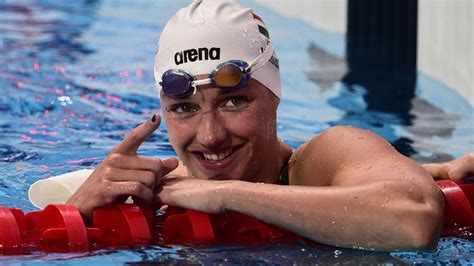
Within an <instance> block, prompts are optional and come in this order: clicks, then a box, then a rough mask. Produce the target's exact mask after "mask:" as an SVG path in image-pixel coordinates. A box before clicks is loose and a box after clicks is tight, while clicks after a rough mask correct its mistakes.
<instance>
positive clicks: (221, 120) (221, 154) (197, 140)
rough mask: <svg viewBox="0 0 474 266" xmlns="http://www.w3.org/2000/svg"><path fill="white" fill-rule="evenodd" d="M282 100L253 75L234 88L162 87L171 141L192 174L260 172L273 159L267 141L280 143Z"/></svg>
mask: <svg viewBox="0 0 474 266" xmlns="http://www.w3.org/2000/svg"><path fill="white" fill-rule="evenodd" d="M198 78H202V77H198ZM278 102H279V99H278V98H277V97H276V96H274V95H273V94H272V93H271V92H270V91H269V90H268V89H267V88H265V87H264V86H263V85H262V84H260V83H259V82H258V81H256V80H253V79H251V80H250V81H249V82H248V83H247V84H246V85H245V86H244V87H241V88H238V89H235V90H233V91H231V92H224V91H223V90H220V89H216V88H212V87H211V86H210V85H203V86H199V87H198V89H197V91H196V93H195V94H194V95H192V96H191V97H189V98H186V99H178V100H177V99H172V98H169V97H166V96H165V95H164V94H163V93H161V103H162V110H163V114H164V115H163V116H164V118H165V121H166V124H167V127H168V134H169V138H170V141H171V144H172V145H173V148H174V150H175V151H176V153H177V154H178V156H179V158H180V160H182V161H183V163H184V164H185V165H186V167H187V169H188V170H189V171H190V172H191V174H192V175H193V176H194V177H196V178H201V179H219V180H229V179H234V180H235V179H240V180H247V181H251V180H258V179H259V178H262V177H260V176H259V175H263V173H264V172H265V171H264V169H265V168H268V167H272V165H273V163H274V162H273V160H271V158H273V157H274V156H273V155H272V154H269V153H270V152H269V150H273V149H269V147H274V146H272V145H277V144H276V143H277V136H276V109H277V107H278Z"/></svg>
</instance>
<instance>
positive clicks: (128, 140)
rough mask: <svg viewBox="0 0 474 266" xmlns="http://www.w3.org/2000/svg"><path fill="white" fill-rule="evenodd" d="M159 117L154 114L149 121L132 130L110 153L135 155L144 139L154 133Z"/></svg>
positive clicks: (158, 123)
mask: <svg viewBox="0 0 474 266" xmlns="http://www.w3.org/2000/svg"><path fill="white" fill-rule="evenodd" d="M160 122H161V117H160V116H159V115H157V114H154V115H153V116H152V117H151V118H150V119H148V120H147V121H145V122H144V123H143V124H141V125H139V126H138V127H136V128H134V129H133V130H132V131H130V133H128V134H127V136H125V138H124V139H123V140H122V141H121V142H120V143H119V144H117V146H115V147H114V148H113V149H112V152H119V153H123V154H136V153H137V150H138V148H139V147H140V145H142V143H143V142H144V141H145V139H146V138H147V137H148V136H150V135H151V133H153V131H155V130H156V129H157V128H158V126H159V125H160Z"/></svg>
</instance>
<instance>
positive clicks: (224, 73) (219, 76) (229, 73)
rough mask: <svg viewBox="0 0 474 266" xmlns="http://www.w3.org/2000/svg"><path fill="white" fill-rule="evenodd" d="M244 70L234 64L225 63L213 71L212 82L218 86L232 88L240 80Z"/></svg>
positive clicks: (238, 83)
mask: <svg viewBox="0 0 474 266" xmlns="http://www.w3.org/2000/svg"><path fill="white" fill-rule="evenodd" d="M243 71H244V70H243V69H242V68H241V67H239V66H237V65H234V64H225V65H223V66H221V67H220V68H219V69H218V70H217V71H216V72H215V73H214V77H213V78H214V83H215V84H216V85H217V86H218V87H220V88H233V87H236V86H238V85H240V83H241V82H242V79H243V77H244V72H243Z"/></svg>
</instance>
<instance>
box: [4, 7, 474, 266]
mask: <svg viewBox="0 0 474 266" xmlns="http://www.w3.org/2000/svg"><path fill="white" fill-rule="evenodd" d="M187 2H188V1H152V0H149V1H146V0H141V1H133V2H132V1H112V0H103V1H99V0H97V1H93V0H89V1H87V0H84V1H41V0H37V1H34V0H30V1H28V0H25V1H4V0H3V1H2V0H0V169H1V170H0V174H1V176H2V177H1V178H0V205H3V206H9V207H17V208H21V209H23V210H25V211H32V210H34V207H33V206H32V205H31V204H30V203H29V202H28V199H27V190H28V187H29V185H30V184H32V183H33V182H34V181H36V180H38V179H41V178H46V177H48V176H53V175H58V174H62V173H65V172H70V171H74V170H78V169H83V168H92V167H94V166H95V165H97V164H98V163H99V162H100V160H101V159H102V158H103V157H104V156H105V155H106V153H107V151H108V150H109V149H110V148H111V147H113V146H114V145H115V144H116V143H117V142H118V141H119V140H121V138H122V137H123V136H124V135H125V134H126V132H128V131H129V130H130V129H132V128H134V127H135V126H136V125H138V124H140V123H141V122H142V121H144V120H145V119H148V118H149V117H150V116H151V114H153V113H154V112H159V108H160V103H159V101H158V100H157V92H156V89H155V87H154V81H153V72H152V63H153V54H154V51H155V48H156V41H157V39H158V36H159V32H160V31H161V29H162V28H163V26H164V24H165V22H166V20H167V19H168V18H169V17H170V16H171V15H172V14H173V13H174V12H175V11H176V10H177V9H178V8H180V7H182V6H184V5H185V4H186V3H187ZM245 3H246V4H248V5H249V6H251V7H253V8H254V9H255V10H256V11H257V12H258V13H259V14H260V15H262V16H263V17H264V18H266V22H267V24H268V25H269V28H270V29H271V34H272V38H273V40H274V43H275V44H274V45H275V47H276V50H277V51H278V54H279V57H280V60H281V65H282V77H283V94H284V96H283V100H282V103H281V105H280V109H279V113H278V114H279V120H278V127H279V136H280V137H281V138H282V139H283V140H284V141H285V142H287V143H289V144H290V145H291V146H293V147H297V146H298V145H300V144H301V143H302V142H304V141H305V140H307V139H309V138H310V137H311V136H313V135H314V134H317V133H319V132H321V131H322V130H324V129H326V128H328V127H330V126H332V125H337V124H350V125H354V126H358V127H362V128H366V129H370V130H373V131H375V132H377V133H379V134H380V135H382V136H383V137H384V138H386V139H387V140H389V141H390V142H391V143H392V144H393V145H394V146H395V147H397V149H399V150H400V151H401V152H402V153H404V154H405V155H407V156H410V157H411V158H413V159H415V160H417V161H419V162H428V161H439V160H447V159H450V158H453V157H458V156H460V155H462V154H464V153H466V152H468V151H471V150H474V143H473V139H472V136H473V135H474V134H473V133H474V132H473V125H472V121H473V107H472V105H470V104H469V103H468V102H467V101H466V100H465V99H463V98H461V97H460V96H459V95H458V94H456V93H455V92H454V91H453V90H452V89H450V88H448V87H446V86H445V85H444V84H442V83H441V82H439V81H436V80H434V79H432V78H431V77H429V76H426V75H424V74H423V73H419V74H418V81H417V83H416V88H415V93H414V96H413V97H412V98H410V99H408V100H409V101H410V103H411V108H410V109H409V110H391V111H386V110H381V109H376V108H375V109H374V108H370V106H368V104H367V100H366V99H368V97H369V96H370V94H371V93H373V92H371V91H370V90H369V89H367V88H364V87H362V86H357V85H345V84H343V83H341V82H339V80H340V78H338V77H341V75H343V74H344V66H343V64H342V63H341V61H343V60H341V58H342V57H343V54H344V49H345V48H344V38H343V36H340V35H337V34H330V33H327V32H324V31H321V30H319V29H316V28H314V27H311V26H310V25H308V24H305V23H304V22H302V21H300V20H298V19H295V18H288V17H284V16H282V15H279V14H277V13H275V12H274V11H272V10H270V9H267V8H266V7H264V6H259V5H257V4H255V3H253V2H250V1H245ZM323 50H324V51H326V52H327V54H326V55H325V57H326V59H327V60H326V63H325V64H321V62H320V61H318V58H321V55H322V54H324V53H322V52H321V51H323ZM332 66H337V67H332ZM328 69H329V70H328ZM318 73H319V74H318ZM324 73H326V74H324ZM374 78H376V77H374ZM379 101H381V102H384V101H386V103H387V105H388V104H393V101H394V99H392V98H381V99H379ZM395 101H396V99H395ZM140 152H141V154H144V155H149V156H169V155H174V152H173V150H172V148H171V145H170V143H169V141H168V138H167V135H166V127H162V128H160V129H159V130H158V131H157V132H156V133H155V134H153V135H152V136H151V137H150V138H149V139H148V140H147V142H146V143H145V144H144V145H143V146H142V148H141V150H140ZM64 262H68V263H71V264H79V263H80V264H82V263H94V264H97V263H138V262H157V263H170V264H174V263H176V264H177V263H209V264H210V263H216V264H221V263H229V264H236V263H242V264H250V263H251V264H262V265H265V264H290V263H298V264H313V263H331V264H332V263H345V264H362V263H363V264H375V263H387V264H404V263H415V264H418V263H421V264H422V263H426V264H428V263H432V262H438V263H466V264H471V263H474V245H473V243H472V242H471V241H467V240H463V239H455V238H444V239H442V240H441V241H440V242H439V245H438V248H437V250H436V251H435V252H431V253H385V252H370V251H359V250H347V249H315V248H311V247H308V246H305V245H299V246H280V245H273V246H264V247H258V248H255V247H252V248H249V247H242V246H216V247H199V248H196V247H194V248H190V247H184V246H173V247H161V246H148V247H135V248H131V249H119V250H97V251H93V252H90V253H79V254H78V253H70V254H46V253H42V252H34V253H32V254H30V255H25V256H17V257H0V263H2V264H3V263H48V264H50V263H58V264H62V263H64Z"/></svg>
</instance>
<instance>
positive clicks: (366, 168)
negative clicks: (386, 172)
mask: <svg viewBox="0 0 474 266" xmlns="http://www.w3.org/2000/svg"><path fill="white" fill-rule="evenodd" d="M371 168H372V166H367V167H365V168H364V170H369V169H371Z"/></svg>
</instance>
